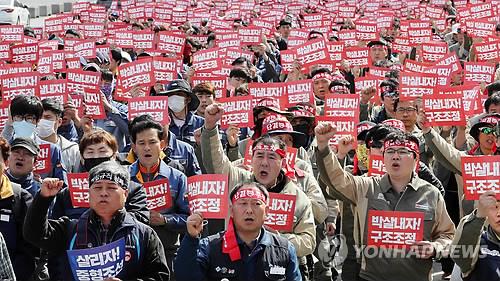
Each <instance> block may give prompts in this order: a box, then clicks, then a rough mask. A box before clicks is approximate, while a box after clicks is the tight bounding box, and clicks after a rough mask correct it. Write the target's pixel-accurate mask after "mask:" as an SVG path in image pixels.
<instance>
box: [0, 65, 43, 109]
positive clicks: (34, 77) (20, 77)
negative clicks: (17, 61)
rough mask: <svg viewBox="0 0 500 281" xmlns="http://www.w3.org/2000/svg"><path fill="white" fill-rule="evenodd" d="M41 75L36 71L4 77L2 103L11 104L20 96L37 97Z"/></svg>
mask: <svg viewBox="0 0 500 281" xmlns="http://www.w3.org/2000/svg"><path fill="white" fill-rule="evenodd" d="M39 79H40V74H39V73H38V72H36V71H32V72H25V73H12V74H5V75H2V79H1V80H2V88H1V89H2V103H4V104H10V102H11V101H12V100H13V99H14V98H15V97H16V96H20V95H27V96H36V95H37V94H38V80H39Z"/></svg>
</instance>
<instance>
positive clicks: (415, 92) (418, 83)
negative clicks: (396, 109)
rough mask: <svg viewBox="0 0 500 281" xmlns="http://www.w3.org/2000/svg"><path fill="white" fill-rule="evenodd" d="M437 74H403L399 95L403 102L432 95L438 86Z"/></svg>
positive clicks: (400, 77) (400, 78) (400, 80)
mask: <svg viewBox="0 0 500 281" xmlns="http://www.w3.org/2000/svg"><path fill="white" fill-rule="evenodd" d="M437 80H438V76H437V74H424V73H414V72H405V71H404V72H401V74H400V76H399V93H400V99H401V100H409V99H414V98H418V97H422V96H425V95H432V94H433V93H434V88H435V87H436V85H437Z"/></svg>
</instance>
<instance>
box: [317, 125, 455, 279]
mask: <svg viewBox="0 0 500 281" xmlns="http://www.w3.org/2000/svg"><path fill="white" fill-rule="evenodd" d="M315 133H316V140H317V142H318V150H317V159H318V168H319V171H320V178H321V179H322V180H323V181H324V182H325V183H326V184H327V185H328V190H329V191H332V192H333V191H336V192H339V193H341V194H342V195H343V196H345V197H346V198H347V199H348V200H351V201H352V202H354V204H355V212H356V213H357V216H358V217H359V220H358V223H359V231H356V232H357V233H355V234H354V235H359V237H360V245H361V246H367V247H366V248H364V249H363V250H362V251H360V253H359V255H360V256H358V258H361V271H360V274H359V278H360V279H359V280H368V281H382V280H384V281H391V280H394V281H396V280H398V281H399V280H407V281H410V280H412V281H413V280H415V281H417V280H418V281H421V280H432V276H431V272H432V264H433V259H434V258H436V259H439V258H441V257H442V256H443V254H445V253H446V249H447V247H449V246H450V245H451V240H452V238H453V235H454V233H455V226H454V224H453V222H452V221H451V219H450V217H449V215H448V212H447V211H446V204H445V202H444V198H443V196H442V195H441V193H440V192H439V190H438V189H437V188H436V187H435V186H433V185H432V184H430V183H428V182H427V181H424V180H423V179H421V178H420V177H419V176H418V174H417V173H416V171H415V170H416V167H417V163H419V143H418V139H417V138H416V137H415V136H412V135H410V134H408V133H403V132H396V133H391V134H389V135H388V136H387V138H386V139H385V141H384V143H383V146H382V156H383V164H384V166H385V168H386V171H387V173H386V174H384V175H383V176H371V177H364V176H353V175H351V174H350V173H348V172H347V171H344V169H343V168H342V166H341V164H340V162H339V160H338V158H337V156H336V155H335V154H334V153H333V152H332V150H331V149H330V147H329V144H328V142H329V140H330V139H331V138H332V137H333V136H335V134H336V133H337V129H336V128H335V127H333V126H332V125H331V124H325V123H320V124H319V125H318V126H317V127H316V129H315ZM351 141H352V142H354V140H351ZM415 214H418V216H420V217H421V218H420V222H421V224H420V226H418V227H415V228H414V229H419V231H422V236H421V237H420V238H410V239H408V240H404V244H403V242H400V240H398V239H395V240H391V238H390V235H389V238H384V239H383V241H382V242H381V243H380V244H376V243H374V241H377V240H376V239H377V238H376V237H377V231H373V225H375V223H376V221H377V219H378V218H379V217H380V218H381V219H383V220H385V219H388V220H390V219H391V218H392V217H399V218H401V219H402V220H403V221H406V220H409V221H411V220H412V219H411V216H413V215H415ZM422 218H423V219H422ZM384 227H386V226H385V225H384ZM384 227H381V228H380V229H381V231H379V232H380V233H381V235H386V234H387V233H388V232H386V231H384ZM388 229H389V230H387V231H394V233H396V232H397V231H398V229H399V228H398V229H396V228H394V229H391V227H388ZM401 229H404V230H405V231H406V230H408V227H407V226H403V227H401ZM410 229H411V228H410ZM374 237H375V238H374ZM384 237H385V236H384ZM396 240H398V241H396ZM378 241H380V240H378ZM397 243H401V244H399V246H400V247H397V246H395V244H397ZM366 249H368V250H366ZM381 249H383V251H381Z"/></svg>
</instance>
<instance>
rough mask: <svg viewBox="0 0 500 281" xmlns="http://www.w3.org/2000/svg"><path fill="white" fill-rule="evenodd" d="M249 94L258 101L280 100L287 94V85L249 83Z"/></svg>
mask: <svg viewBox="0 0 500 281" xmlns="http://www.w3.org/2000/svg"><path fill="white" fill-rule="evenodd" d="M248 92H249V93H250V95H251V96H252V97H254V98H256V99H262V98H279V97H282V96H284V95H285V94H286V83H249V84H248Z"/></svg>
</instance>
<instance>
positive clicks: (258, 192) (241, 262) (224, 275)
mask: <svg viewBox="0 0 500 281" xmlns="http://www.w3.org/2000/svg"><path fill="white" fill-rule="evenodd" d="M229 200H230V202H231V205H230V211H231V218H230V220H229V226H228V228H227V231H222V232H220V233H217V234H214V235H212V236H209V237H206V238H203V239H200V236H201V233H202V231H203V225H204V222H203V217H202V215H201V214H200V213H194V214H192V215H190V216H189V217H188V220H187V232H188V235H186V236H185V237H184V239H183V240H182V244H181V247H180V248H179V252H178V253H177V258H176V260H175V263H174V265H175V275H176V279H177V280H179V281H183V280H190V281H192V280H295V281H300V280H302V278H301V275H300V271H299V266H298V262H297V255H296V253H295V248H294V247H293V245H292V243H291V242H290V241H288V240H287V239H286V238H285V237H283V236H281V235H277V234H275V233H273V232H271V231H269V230H267V229H266V228H265V227H264V221H265V219H266V215H267V211H268V208H269V203H268V202H269V193H268V191H267V190H266V187H265V186H263V185H262V184H259V183H256V182H251V183H242V184H238V185H237V186H235V187H234V188H233V189H232V191H231V193H230V195H229Z"/></svg>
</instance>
